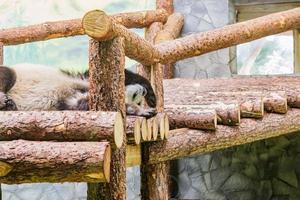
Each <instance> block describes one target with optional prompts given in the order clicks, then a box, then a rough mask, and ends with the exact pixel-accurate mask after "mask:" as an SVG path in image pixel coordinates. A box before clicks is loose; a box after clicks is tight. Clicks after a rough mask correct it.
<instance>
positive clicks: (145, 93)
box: [0, 64, 156, 118]
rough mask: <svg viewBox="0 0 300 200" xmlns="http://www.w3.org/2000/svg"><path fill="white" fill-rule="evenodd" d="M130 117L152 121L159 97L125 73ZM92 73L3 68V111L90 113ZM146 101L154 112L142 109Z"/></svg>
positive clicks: (0, 98) (24, 66)
mask: <svg viewBox="0 0 300 200" xmlns="http://www.w3.org/2000/svg"><path fill="white" fill-rule="evenodd" d="M125 86H126V91H125V93H126V99H125V101H126V109H127V111H126V112H127V114H128V115H139V116H144V117H147V118H148V117H152V116H154V115H155V114H156V109H155V107H156V96H155V94H154V91H153V89H152V87H151V84H150V83H149V81H148V80H147V79H145V78H144V77H142V76H140V75H138V74H135V73H133V72H130V71H129V70H126V69H125ZM88 87H89V84H88V71H85V72H83V73H80V74H75V75H74V74H72V73H68V72H66V71H62V70H60V69H55V68H51V67H47V66H43V65H35V64H19V65H15V66H12V67H5V66H0V110H16V109H18V110H23V111H26V110H85V111H86V110H88V109H89V106H88ZM144 99H145V101H146V103H147V104H148V106H149V107H150V108H148V109H146V108H143V107H142V106H141V103H142V101H143V100H144Z"/></svg>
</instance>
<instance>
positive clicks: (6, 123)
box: [0, 111, 124, 148]
mask: <svg viewBox="0 0 300 200" xmlns="http://www.w3.org/2000/svg"><path fill="white" fill-rule="evenodd" d="M123 135H124V130H123V119H122V115H121V114H120V113H118V112H93V111H88V112H82V111H28V112H27V111H26V112H22V111H11V112H10V111H7V112H5V111H3V112H0V140H2V141H3V140H16V139H25V140H37V141H42V140H44V141H47V140H48V141H49V140H57V141H101V140H109V141H111V142H113V143H114V144H115V145H116V147H118V148H119V147H121V146H122V143H123V140H122V138H123Z"/></svg>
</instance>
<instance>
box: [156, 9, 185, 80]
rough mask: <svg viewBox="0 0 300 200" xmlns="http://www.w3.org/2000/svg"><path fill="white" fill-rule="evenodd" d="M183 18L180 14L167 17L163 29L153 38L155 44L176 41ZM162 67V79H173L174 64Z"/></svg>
mask: <svg viewBox="0 0 300 200" xmlns="http://www.w3.org/2000/svg"><path fill="white" fill-rule="evenodd" d="M183 20H184V17H183V15H182V14H180V13H174V14H172V15H170V16H169V17H168V20H167V22H166V24H165V25H164V27H163V29H162V30H161V31H159V32H158V33H157V35H156V37H155V44H159V43H161V42H165V41H170V40H174V39H176V38H177V37H178V36H179V35H180V32H181V29H182V27H183V23H184V21H183ZM162 67H163V76H164V79H170V78H174V64H173V63H172V64H166V65H164V66H162Z"/></svg>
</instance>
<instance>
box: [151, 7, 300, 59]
mask: <svg viewBox="0 0 300 200" xmlns="http://www.w3.org/2000/svg"><path fill="white" fill-rule="evenodd" d="M299 27H300V8H295V9H291V10H288V11H284V12H279V13H275V14H270V15H266V16H263V17H259V18H256V19H252V20H249V21H245V22H240V23H236V24H232V25H227V26H225V27H222V28H218V29H214V30H210V31H207V32H201V33H196V34H191V35H189V36H186V37H183V38H180V39H176V40H174V41H168V42H164V43H161V44H158V45H156V46H155V47H156V48H157V49H158V50H159V52H160V62H161V63H163V64H166V63H174V62H176V61H178V60H182V59H185V58H189V57H193V56H198V55H202V54H204V53H208V52H211V51H215V50H218V49H222V48H226V47H230V46H234V45H238V44H242V43H245V42H250V41H253V40H256V39H259V38H262V37H266V36H268V35H274V34H277V33H281V32H285V31H288V30H293V29H297V28H299Z"/></svg>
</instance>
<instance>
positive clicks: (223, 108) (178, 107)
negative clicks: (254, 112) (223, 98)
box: [165, 102, 241, 130]
mask: <svg viewBox="0 0 300 200" xmlns="http://www.w3.org/2000/svg"><path fill="white" fill-rule="evenodd" d="M165 111H166V112H167V114H168V116H169V118H170V123H171V128H174V126H172V125H176V124H178V125H179V124H181V125H179V126H178V127H177V128H195V129H198V128H199V129H203V128H205V126H206V125H207V126H208V127H206V128H207V130H215V128H216V126H215V125H214V123H215V121H214V120H215V117H213V115H212V114H213V112H212V111H215V113H216V117H217V118H216V119H217V122H218V124H224V125H232V126H235V125H239V123H240V118H241V116H240V113H241V112H240V106H239V104H237V103H235V104H224V103H222V102H214V103H211V104H201V105H200V104H193V105H188V104H183V105H182V104H170V105H166V106H165ZM187 111H190V112H187ZM203 111H204V112H203ZM186 112H187V113H186ZM193 112H194V113H197V114H198V115H199V117H200V116H201V112H203V116H201V117H203V119H202V120H201V121H199V124H198V126H199V127H198V128H197V127H196V126H193V125H191V124H190V125H184V124H183V123H185V121H186V120H188V121H190V123H191V122H193V121H194V120H197V114H193ZM189 115H190V116H189ZM180 116H181V117H180ZM184 118H185V119H184ZM188 118H190V120H189V119H188ZM208 119H209V120H208ZM181 120H182V122H180V121H181ZM202 123H204V124H203V125H202V127H201V124H202ZM190 126H192V127H190ZM213 127H214V128H213Z"/></svg>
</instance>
